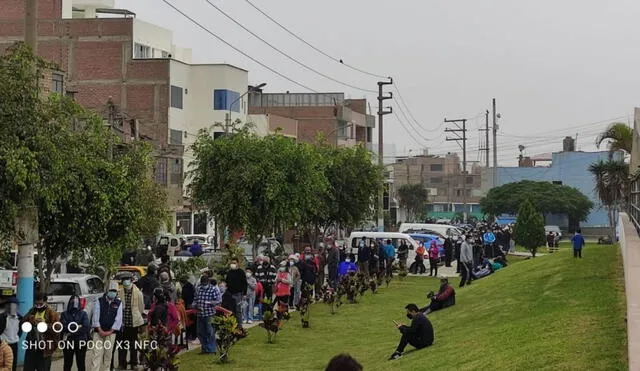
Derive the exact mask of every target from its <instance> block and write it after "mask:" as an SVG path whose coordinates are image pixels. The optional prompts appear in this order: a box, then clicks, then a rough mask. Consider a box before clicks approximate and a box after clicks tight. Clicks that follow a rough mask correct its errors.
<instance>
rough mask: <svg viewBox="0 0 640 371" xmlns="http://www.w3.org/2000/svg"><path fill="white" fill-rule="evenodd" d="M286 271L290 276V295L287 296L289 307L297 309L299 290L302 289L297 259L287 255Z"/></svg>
mask: <svg viewBox="0 0 640 371" xmlns="http://www.w3.org/2000/svg"><path fill="white" fill-rule="evenodd" d="M287 270H288V271H289V273H290V274H291V293H290V295H289V306H290V307H297V306H298V302H299V301H300V294H301V292H300V290H301V288H302V278H301V276H300V269H299V268H298V258H297V257H296V256H295V255H289V261H288V267H287Z"/></svg>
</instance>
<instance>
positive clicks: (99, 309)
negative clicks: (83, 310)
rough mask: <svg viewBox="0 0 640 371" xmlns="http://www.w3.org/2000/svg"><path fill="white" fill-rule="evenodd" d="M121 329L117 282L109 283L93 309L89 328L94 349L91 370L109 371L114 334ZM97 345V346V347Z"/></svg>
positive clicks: (120, 305) (120, 307)
mask: <svg viewBox="0 0 640 371" xmlns="http://www.w3.org/2000/svg"><path fill="white" fill-rule="evenodd" d="M121 327H122V301H121V300H120V298H118V282H117V281H111V283H110V284H109V291H107V293H105V294H104V295H103V296H102V297H101V298H100V299H98V300H97V301H96V303H95V304H94V307H93V318H92V319H91V328H92V329H93V341H94V348H93V352H92V357H91V370H95V371H109V370H110V368H111V358H112V356H113V349H114V347H115V344H114V342H115V339H116V332H117V331H120V328H121ZM98 344H99V346H98Z"/></svg>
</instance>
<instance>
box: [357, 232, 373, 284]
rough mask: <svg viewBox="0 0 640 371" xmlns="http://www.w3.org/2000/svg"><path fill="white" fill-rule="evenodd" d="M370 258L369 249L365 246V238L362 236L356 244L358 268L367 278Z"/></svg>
mask: <svg viewBox="0 0 640 371" xmlns="http://www.w3.org/2000/svg"><path fill="white" fill-rule="evenodd" d="M370 259H371V249H370V248H369V246H367V238H366V237H362V240H361V241H360V243H359V244H358V269H359V270H360V272H362V273H363V274H364V275H365V277H366V278H367V279H369V260H370Z"/></svg>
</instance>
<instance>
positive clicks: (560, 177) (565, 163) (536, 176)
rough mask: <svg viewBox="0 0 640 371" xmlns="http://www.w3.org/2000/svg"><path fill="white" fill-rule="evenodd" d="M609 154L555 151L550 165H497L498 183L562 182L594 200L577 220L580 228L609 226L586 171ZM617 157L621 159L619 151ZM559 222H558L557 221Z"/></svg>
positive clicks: (591, 178) (593, 181)
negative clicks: (583, 219) (584, 218)
mask: <svg viewBox="0 0 640 371" xmlns="http://www.w3.org/2000/svg"><path fill="white" fill-rule="evenodd" d="M608 156H609V153H608V152H607V151H600V152H557V153H554V154H553V160H552V163H551V166H549V167H499V168H498V185H503V184H507V183H513V182H519V181H521V180H532V181H548V182H551V181H561V182H562V184H563V185H568V186H571V187H574V188H577V189H578V190H579V191H580V192H582V193H583V194H584V195H585V196H587V197H588V198H589V199H590V200H591V201H592V202H593V203H594V207H593V209H592V210H591V213H590V214H589V218H588V219H587V221H585V222H582V223H580V226H582V227H606V226H608V225H609V219H608V217H607V211H606V209H604V208H603V207H602V205H601V203H600V200H599V198H598V196H597V194H596V192H595V190H594V189H595V180H594V177H593V175H592V174H591V173H590V172H589V170H588V169H589V166H590V165H591V164H593V163H595V162H597V161H600V160H607V159H608ZM616 158H618V159H621V158H622V157H621V155H620V154H616ZM493 171H494V169H489V171H488V172H487V176H488V177H489V181H488V182H487V183H486V184H489V185H490V186H491V185H492V184H493V181H492V179H493ZM558 222H560V221H558Z"/></svg>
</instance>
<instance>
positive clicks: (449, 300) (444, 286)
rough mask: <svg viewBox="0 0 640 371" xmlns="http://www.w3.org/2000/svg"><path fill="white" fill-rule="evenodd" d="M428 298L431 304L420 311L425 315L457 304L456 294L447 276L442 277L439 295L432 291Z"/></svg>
mask: <svg viewBox="0 0 640 371" xmlns="http://www.w3.org/2000/svg"><path fill="white" fill-rule="evenodd" d="M427 297H428V298H429V299H431V303H430V304H429V305H427V306H426V307H424V308H421V309H420V311H421V312H422V313H424V314H429V313H431V312H433V311H436V310H440V309H444V308H446V307H450V306H452V305H454V304H455V303H456V292H455V290H454V289H453V287H452V286H451V285H450V284H449V278H447V276H442V275H441V276H440V290H438V293H437V294H434V293H433V291H431V292H430V293H429V294H427Z"/></svg>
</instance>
